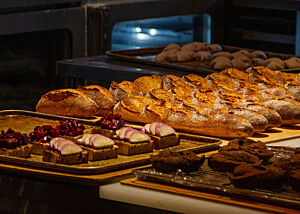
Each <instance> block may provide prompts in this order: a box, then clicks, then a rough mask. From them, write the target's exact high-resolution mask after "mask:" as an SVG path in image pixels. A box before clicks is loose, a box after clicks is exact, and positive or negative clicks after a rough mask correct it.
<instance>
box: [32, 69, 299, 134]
mask: <svg viewBox="0 0 300 214" xmlns="http://www.w3.org/2000/svg"><path fill="white" fill-rule="evenodd" d="M87 88H88V87H87ZM101 90H103V91H102V92H101V95H99V97H101V96H102V99H106V100H108V98H109V101H110V102H109V104H107V102H98V103H97V104H95V102H94V101H93V99H94V98H93V97H91V96H88V95H86V94H84V92H82V91H77V90H74V89H65V90H58V91H52V92H49V93H47V94H46V95H44V96H43V97H42V98H41V100H40V101H39V103H38V105H37V111H39V112H44V113H52V114H61V115H68V116H91V115H93V114H96V113H97V112H99V110H98V111H97V109H101V108H102V105H105V106H106V109H107V110H108V111H109V112H111V113H114V114H121V115H122V117H123V118H124V119H125V120H127V121H131V122H138V123H152V122H162V123H165V124H167V125H170V126H172V127H173V128H175V129H178V130H183V131H188V132H194V133H199V134H204V135H210V136H216V137H228V138H235V137H238V138H241V137H247V136H251V135H252V134H253V133H254V132H262V131H264V130H265V129H267V128H270V127H279V126H281V125H282V124H296V123H299V122H300V103H299V102H298V101H300V93H299V91H300V75H299V74H290V73H283V72H276V71H272V70H270V69H268V68H265V67H253V68H249V69H247V70H246V71H242V70H237V69H234V68H228V69H226V70H224V71H222V72H221V73H212V74H210V75H208V76H207V77H206V78H203V77H201V76H198V75H195V74H188V75H185V76H183V77H181V78H180V77H177V76H174V75H165V76H159V75H152V76H143V77H140V78H138V79H136V80H135V81H133V82H129V81H123V82H121V83H116V82H112V83H111V87H110V90H109V91H108V90H106V89H104V88H101ZM75 91H76V93H77V94H76V96H75V95H73V94H71V93H73V92H74V93H75ZM57 93H58V98H57V96H56V95H57ZM108 94H109V95H108ZM103 96H104V97H103ZM105 96H106V97H105ZM79 98H80V99H79ZM75 99H78V100H79V101H78V102H75V101H74V100H75ZM85 99H86V100H89V101H88V102H87V104H85V103H84V101H85ZM69 100H72V102H70V101H69ZM73 101H74V102H73ZM57 103H60V104H59V105H57ZM90 103H94V106H95V110H94V108H92V107H91V106H92V104H90ZM115 103H116V104H115ZM114 104H115V105H114ZM45 106H46V107H45ZM65 106H67V107H65ZM107 106H109V107H107ZM68 107H70V108H68ZM70 112H71V113H70ZM74 112H75V113H74ZM88 113H89V114H88ZM72 114H73V115H72Z"/></svg>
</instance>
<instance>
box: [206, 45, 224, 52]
mask: <svg viewBox="0 0 300 214" xmlns="http://www.w3.org/2000/svg"><path fill="white" fill-rule="evenodd" d="M207 48H208V50H209V51H210V52H212V53H214V52H218V51H222V50H223V48H222V47H221V45H219V44H210V45H207Z"/></svg>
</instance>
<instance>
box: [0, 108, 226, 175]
mask: <svg viewBox="0 0 300 214" xmlns="http://www.w3.org/2000/svg"><path fill="white" fill-rule="evenodd" d="M67 119H78V118H71V117H63V116H56V115H49V114H43V113H37V112H30V111H22V110H7V111H0V130H5V131H6V130H7V129H8V128H12V129H14V130H15V131H19V132H22V133H27V134H28V133H29V132H32V131H33V129H34V127H36V126H37V125H47V124H49V125H53V126H55V125H57V124H59V121H60V120H67ZM78 121H79V123H82V124H85V126H86V128H87V129H91V128H92V127H93V125H94V123H95V120H94V119H93V118H91V119H78ZM179 134H180V133H179ZM180 137H181V143H180V144H179V145H177V146H174V148H178V149H179V150H188V151H194V152H202V151H208V150H211V149H216V148H218V147H219V145H220V144H221V142H220V140H218V139H214V138H209V137H202V136H198V135H188V134H187V135H185V134H182V135H181V134H180ZM157 152H158V151H154V152H152V153H144V154H139V155H132V156H124V155H118V158H114V159H108V160H101V161H93V162H90V161H89V162H88V163H87V164H77V165H64V164H55V163H49V162H43V161H42V156H41V155H34V154H32V157H31V158H18V157H13V156H5V155H0V161H3V162H8V163H13V164H21V165H26V166H34V167H39V168H44V169H45V168H46V169H50V170H58V171H64V172H71V173H79V174H91V173H102V172H107V171H112V170H117V169H121V168H124V167H130V166H137V165H141V164H146V163H149V158H150V155H151V154H156V153H157Z"/></svg>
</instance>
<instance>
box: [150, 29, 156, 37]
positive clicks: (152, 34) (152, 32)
mask: <svg viewBox="0 0 300 214" xmlns="http://www.w3.org/2000/svg"><path fill="white" fill-rule="evenodd" d="M149 33H150V35H151V36H155V35H156V34H157V30H156V29H153V28H152V29H150V31H149Z"/></svg>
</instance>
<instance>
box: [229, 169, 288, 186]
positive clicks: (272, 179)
mask: <svg viewBox="0 0 300 214" xmlns="http://www.w3.org/2000/svg"><path fill="white" fill-rule="evenodd" d="M227 175H228V177H229V178H230V180H231V182H232V183H233V184H234V185H235V186H237V187H242V188H250V189H254V188H262V189H276V188H278V187H280V186H281V185H282V184H283V183H284V181H285V175H284V172H283V170H282V169H280V168H277V167H274V166H272V165H271V166H259V167H258V166H253V165H249V164H241V165H239V166H237V167H236V168H235V169H234V171H233V173H227Z"/></svg>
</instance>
